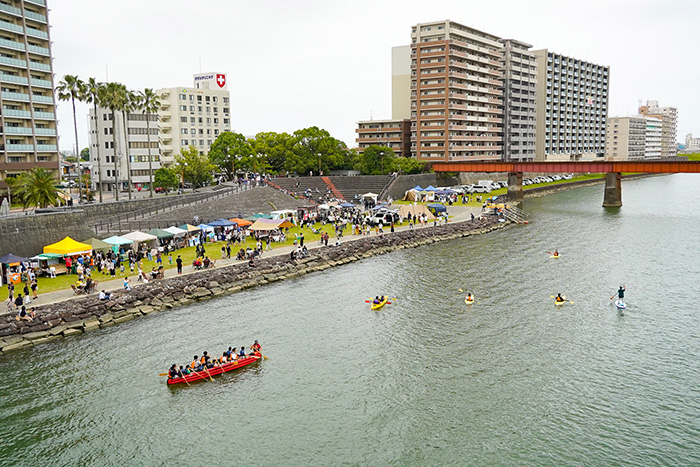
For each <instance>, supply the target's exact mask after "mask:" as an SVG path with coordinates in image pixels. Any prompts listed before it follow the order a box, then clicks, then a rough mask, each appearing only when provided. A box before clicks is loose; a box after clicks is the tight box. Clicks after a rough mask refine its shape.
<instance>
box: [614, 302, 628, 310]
mask: <svg viewBox="0 0 700 467" xmlns="http://www.w3.org/2000/svg"><path fill="white" fill-rule="evenodd" d="M615 306H616V307H617V309H618V310H624V309H625V308H627V304H626V303H625V302H623V301H622V300H615Z"/></svg>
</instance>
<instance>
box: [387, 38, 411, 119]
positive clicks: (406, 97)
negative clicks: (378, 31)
mask: <svg viewBox="0 0 700 467" xmlns="http://www.w3.org/2000/svg"><path fill="white" fill-rule="evenodd" d="M391 119H392V120H410V119H411V46H410V45H402V46H400V47H392V48H391Z"/></svg>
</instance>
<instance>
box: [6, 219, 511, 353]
mask: <svg viewBox="0 0 700 467" xmlns="http://www.w3.org/2000/svg"><path fill="white" fill-rule="evenodd" d="M508 224H510V222H508V221H507V222H498V220H497V219H496V218H495V217H493V216H485V217H484V219H482V220H476V221H474V222H471V221H468V220H464V221H458V222H452V223H448V224H442V225H437V226H434V227H433V226H428V227H423V228H419V229H413V230H409V229H403V230H399V231H397V232H394V233H387V234H384V236H382V237H379V236H376V235H374V236H368V237H360V238H357V239H353V240H348V241H345V242H343V243H341V244H340V246H337V247H321V248H310V249H309V256H308V257H306V258H303V259H299V260H296V261H293V262H292V261H291V260H290V259H289V256H288V255H286V254H278V255H274V256H269V257H264V258H261V259H260V260H259V261H258V263H257V264H256V267H255V268H250V267H249V266H248V263H247V262H239V263H235V264H231V265H227V266H222V267H218V268H215V269H211V270H204V271H198V272H197V274H183V275H178V276H174V277H170V278H165V279H162V280H159V281H156V282H150V283H148V284H143V285H140V286H138V287H134V288H133V289H132V290H130V291H126V290H120V291H116V292H115V293H114V296H113V297H114V298H113V299H112V300H109V301H100V300H99V299H98V298H97V295H91V296H81V297H75V298H72V299H70V300H67V301H62V302H56V303H51V304H47V305H42V306H41V307H40V308H37V314H36V317H35V318H34V320H32V321H31V322H29V321H24V320H21V321H17V320H16V318H15V315H14V314H11V315H5V316H2V317H0V352H1V353H6V352H10V351H12V350H17V349H22V348H26V347H30V346H35V345H40V344H43V343H46V342H50V341H52V340H56V339H59V338H62V337H69V336H75V335H80V334H82V333H84V332H87V331H93V330H97V329H101V328H105V327H108V326H113V325H115V324H119V323H123V322H126V321H130V320H132V319H134V318H136V317H137V316H145V315H148V314H150V313H153V312H156V311H163V310H167V309H171V308H175V307H180V306H185V305H188V304H190V303H193V302H195V301H201V300H208V299H210V298H214V297H218V296H222V295H229V294H234V293H236V292H239V291H241V290H244V289H248V288H251V287H257V286H260V285H265V284H268V283H271V282H277V281H280V280H284V279H292V278H296V277H300V276H303V275H304V274H308V273H312V272H317V271H323V270H325V269H328V268H331V267H334V266H339V265H343V264H347V263H352V262H355V261H359V260H362V259H365V258H370V257H372V256H376V255H382V254H385V253H389V252H392V251H396V250H401V249H408V248H416V247H419V246H422V245H427V244H431V243H436V242H439V241H445V240H453V239H457V238H463V237H470V236H472V235H481V234H484V233H488V232H491V231H494V230H499V229H502V228H504V227H505V226H506V225H508Z"/></svg>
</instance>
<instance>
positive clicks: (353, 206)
mask: <svg viewBox="0 0 700 467" xmlns="http://www.w3.org/2000/svg"><path fill="white" fill-rule="evenodd" d="M338 206H340V207H341V208H355V207H357V206H355V205H354V204H352V203H340V204H339V205H338Z"/></svg>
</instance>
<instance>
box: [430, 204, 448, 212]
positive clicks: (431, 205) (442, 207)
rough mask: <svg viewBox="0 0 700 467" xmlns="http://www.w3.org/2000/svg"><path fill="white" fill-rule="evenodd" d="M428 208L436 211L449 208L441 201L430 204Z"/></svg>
mask: <svg viewBox="0 0 700 467" xmlns="http://www.w3.org/2000/svg"><path fill="white" fill-rule="evenodd" d="M428 209H430V210H431V211H435V212H446V211H447V208H446V207H445V206H443V205H442V204H439V203H434V204H429V205H428Z"/></svg>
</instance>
